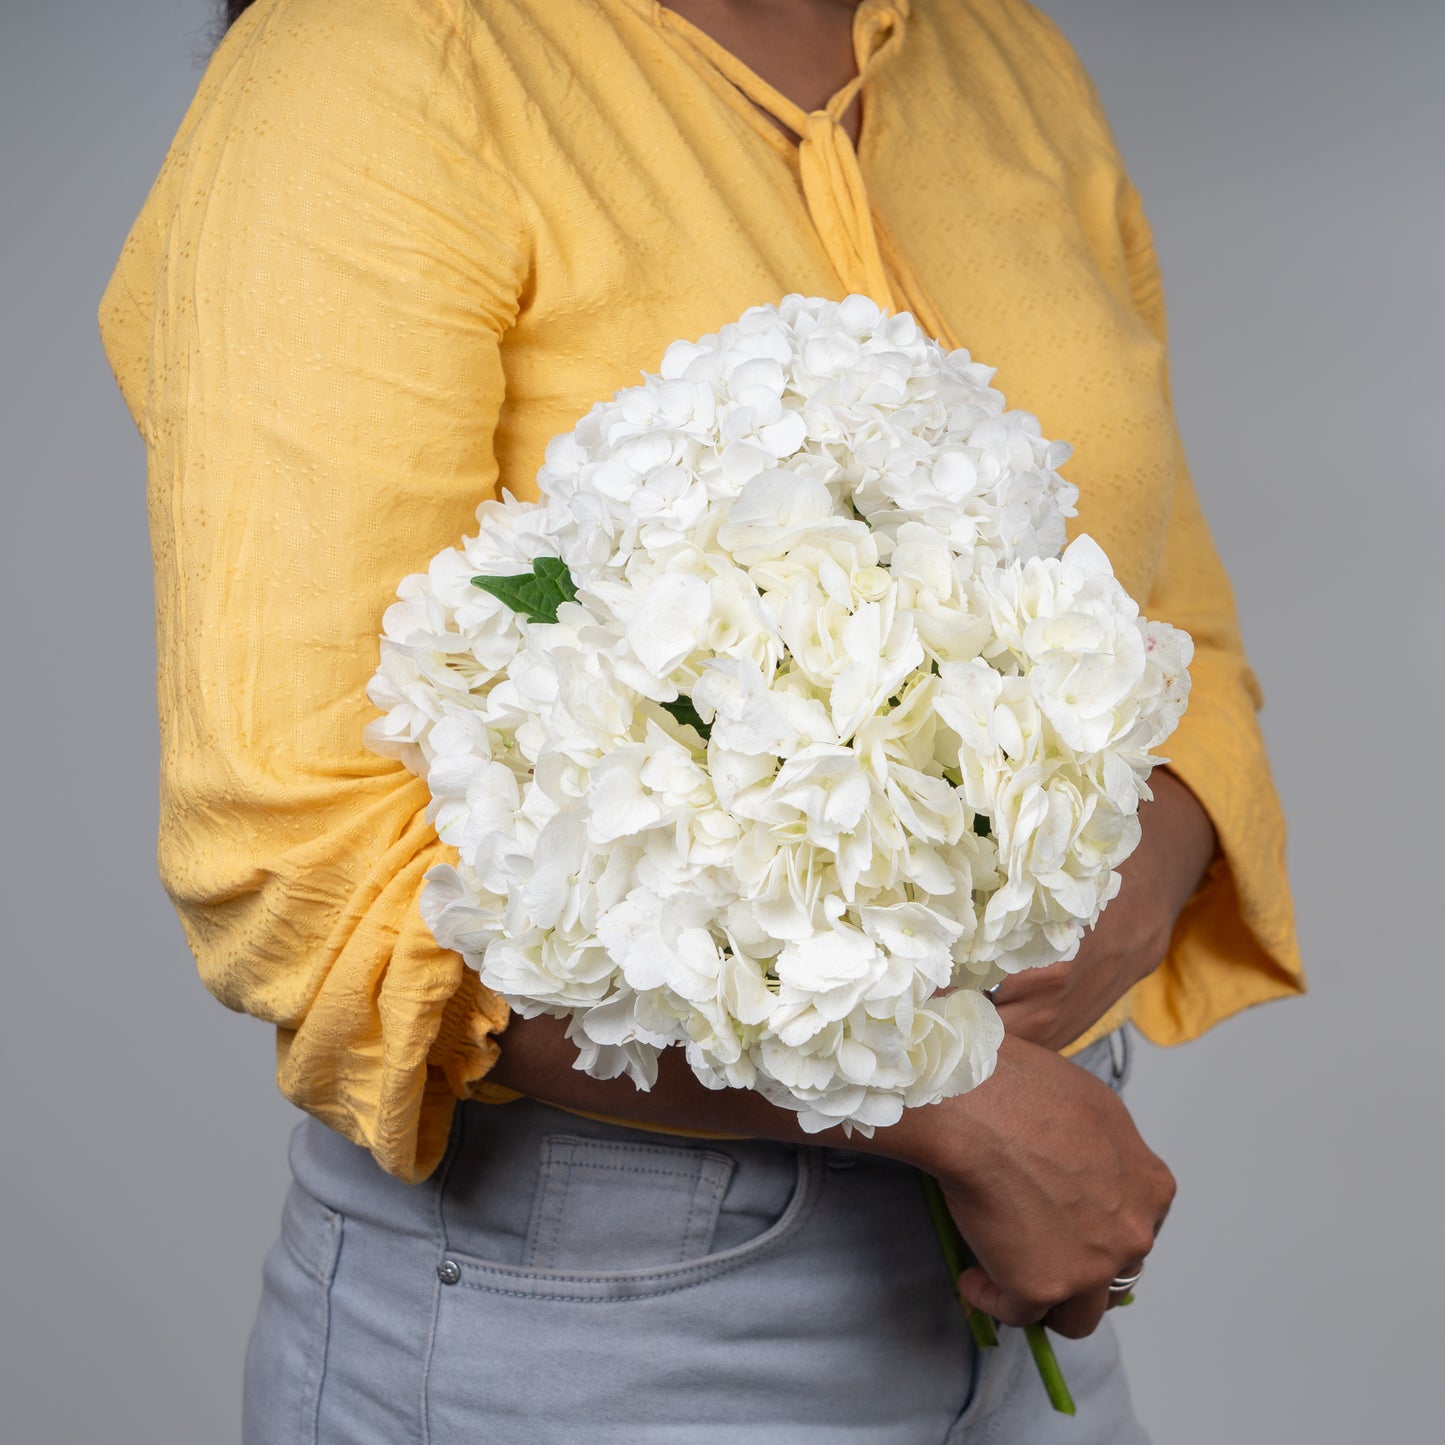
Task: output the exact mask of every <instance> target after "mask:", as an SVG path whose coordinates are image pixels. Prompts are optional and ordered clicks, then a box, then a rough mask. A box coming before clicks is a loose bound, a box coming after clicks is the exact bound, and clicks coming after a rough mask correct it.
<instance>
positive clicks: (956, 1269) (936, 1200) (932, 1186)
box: [922, 1174, 998, 1350]
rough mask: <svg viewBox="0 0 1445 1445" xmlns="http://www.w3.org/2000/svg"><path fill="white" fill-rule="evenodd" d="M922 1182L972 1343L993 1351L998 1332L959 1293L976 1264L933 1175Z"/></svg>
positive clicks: (981, 1312) (982, 1313)
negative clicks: (963, 1277)
mask: <svg viewBox="0 0 1445 1445" xmlns="http://www.w3.org/2000/svg"><path fill="white" fill-rule="evenodd" d="M922 1178H923V1193H924V1197H925V1198H926V1199H927V1200H928V1212H929V1214H930V1215H931V1216H932V1219H933V1228H934V1232H935V1233H936V1234H937V1235H938V1242H939V1244H940V1245H941V1246H942V1248H943V1258H944V1262H945V1263H946V1264H947V1265H948V1273H949V1276H950V1277H951V1278H952V1280H953V1290H954V1294H955V1296H956V1297H957V1299H958V1303H959V1306H960V1308H961V1309H962V1310H963V1316H964V1318H965V1319H966V1320H967V1321H968V1328H969V1333H970V1334H972V1335H973V1342H974V1344H975V1345H977V1346H978V1348H979V1349H981V1350H991V1349H993V1348H994V1347H995V1346H996V1345H997V1344H998V1332H997V1331H996V1330H995V1329H994V1327H993V1321H992V1320H991V1319H989V1317H988V1316H987V1315H986V1314H984V1312H983V1311H982V1310H976V1309H974V1307H973V1306H972V1305H971V1304H969V1302H968V1301H967V1300H966V1299H964V1297H963V1296H962V1295H961V1294H959V1293H958V1277H959V1275H961V1274H962V1273H963V1272H964V1270H966V1269H969V1268H971V1267H972V1266H973V1265H974V1264H976V1263H977V1261H976V1260H975V1259H974V1257H973V1256H972V1255H971V1254H970V1253H969V1249H968V1246H967V1245H966V1244H965V1243H964V1242H963V1236H962V1235H961V1234H960V1233H959V1232H958V1226H957V1225H956V1224H955V1223H954V1222H953V1215H951V1214H950V1213H949V1212H948V1204H947V1201H946V1200H945V1199H944V1197H943V1190H942V1188H941V1187H940V1185H939V1183H938V1180H936V1179H935V1178H934V1177H933V1175H931V1174H924V1175H923V1176H922Z"/></svg>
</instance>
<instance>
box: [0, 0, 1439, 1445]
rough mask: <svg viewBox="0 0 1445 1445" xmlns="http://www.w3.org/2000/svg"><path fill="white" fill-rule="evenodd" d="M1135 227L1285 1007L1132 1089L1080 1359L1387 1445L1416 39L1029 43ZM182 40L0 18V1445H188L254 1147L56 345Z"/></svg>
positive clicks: (84, 302)
mask: <svg viewBox="0 0 1445 1445" xmlns="http://www.w3.org/2000/svg"><path fill="white" fill-rule="evenodd" d="M1046 8H1048V9H1049V10H1051V11H1052V12H1053V13H1055V14H1056V16H1057V18H1058V19H1059V20H1060V21H1061V22H1062V24H1063V26H1064V28H1065V30H1066V31H1067V32H1068V33H1070V34H1071V35H1072V36H1073V37H1074V39H1075V42H1076V43H1077V45H1078V46H1079V48H1080V50H1081V51H1082V53H1083V55H1084V58H1085V60H1086V61H1087V62H1088V63H1089V64H1090V66H1091V67H1092V68H1093V71H1094V74H1095V76H1096V78H1097V80H1098V83H1099V86H1100V89H1101V90H1102V92H1103V95H1104V98H1105V101H1106V103H1107V104H1108V106H1109V108H1110V110H1111V113H1112V115H1113V117H1114V121H1115V124H1116V127H1117V129H1118V131H1119V134H1120V137H1121V141H1122V144H1123V148H1124V151H1125V153H1126V155H1127V157H1128V158H1129V160H1130V162H1131V164H1132V168H1133V171H1134V174H1135V177H1136V180H1137V181H1138V184H1139V186H1140V189H1141V190H1142V192H1143V194H1144V197H1145V200H1146V203H1147V204H1148V206H1149V209H1150V212H1151V215H1152V218H1153V221H1154V224H1155V229H1156V231H1157V235H1158V241H1159V247H1160V251H1161V254H1162V257H1163V262H1164V267H1165V272H1166V279H1167V282H1168V285H1169V289H1170V296H1171V304H1172V312H1173V337H1174V356H1175V375H1176V392H1177V395H1178V399H1179V406H1180V410H1181V413H1182V420H1183V426H1184V431H1185V436H1186V439H1187V441H1188V442H1189V444H1190V448H1191V451H1192V455H1193V460H1194V464H1195V470H1196V473H1197V476H1198V478H1199V481H1200V486H1201V490H1202V491H1203V493H1204V496H1205V501H1206V505H1207V508H1208V510H1209V513H1210V516H1211V518H1212V521H1213V524H1214V527H1215V530H1216V533H1217V536H1218V540H1219V544H1220V547H1221V549H1222V551H1223V553H1224V556H1225V558H1226V560H1227V562H1228V563H1229V565H1230V568H1231V570H1232V572H1233V575H1234V578H1235V580H1236V583H1237V586H1238V591H1239V596H1240V602H1241V606H1242V610H1243V616H1244V623H1245V631H1246V637H1247V641H1248V644H1249V647H1250V651H1251V655H1252V659H1253V661H1254V663H1255V665H1256V668H1257V670H1258V672H1259V674H1260V676H1261V677H1262V679H1263V682H1264V686H1265V690H1266V692H1267V694H1268V706H1267V710H1266V712H1265V726H1266V730H1267V732H1268V735H1269V739H1270V743H1271V746H1272V749H1273V755H1274V759H1275V767H1276V771H1277V776H1278V780H1279V785H1280V788H1281V790H1282V792H1283V795H1284V799H1285V805H1286V809H1287V812H1288V814H1289V816H1290V819H1291V823H1292V828H1293V834H1292V849H1291V856H1292V869H1293V876H1294V881H1295V886H1296V889H1297V893H1298V902H1299V907H1300V914H1301V928H1302V933H1303V940H1304V949H1305V955H1306V959H1307V961H1308V963H1309V966H1310V968H1311V977H1312V984H1313V991H1312V993H1311V994H1310V996H1309V997H1308V998H1307V999H1306V1000H1304V1001H1303V1002H1295V1003H1288V1004H1281V1005H1276V1006H1273V1007H1270V1008H1268V1009H1264V1010H1261V1011H1258V1012H1256V1013H1254V1014H1252V1015H1250V1016H1247V1017H1245V1018H1242V1019H1239V1020H1236V1021H1234V1022H1232V1023H1230V1024H1229V1025H1227V1026H1226V1027H1224V1028H1222V1029H1220V1030H1217V1031H1216V1032H1215V1033H1214V1034H1213V1035H1211V1036H1210V1037H1208V1038H1206V1039H1204V1040H1203V1041H1201V1042H1199V1043H1197V1044H1194V1045H1191V1046H1189V1047H1188V1048H1185V1049H1180V1050H1176V1051H1173V1052H1170V1053H1157V1052H1153V1051H1149V1052H1147V1053H1146V1055H1145V1057H1144V1058H1143V1060H1142V1062H1141V1065H1140V1067H1139V1070H1138V1073H1137V1076H1136V1083H1135V1085H1134V1089H1133V1096H1132V1097H1133V1103H1134V1106H1135V1109H1136V1112H1137V1114H1138V1116H1139V1118H1140V1120H1141V1122H1142V1126H1143V1129H1144V1132H1145V1134H1146V1137H1148V1138H1149V1139H1150V1141H1151V1142H1152V1143H1153V1144H1154V1146H1155V1147H1156V1148H1157V1149H1158V1150H1159V1151H1160V1152H1161V1153H1162V1154H1163V1155H1164V1156H1165V1157H1166V1158H1167V1159H1168V1160H1169V1161H1170V1163H1171V1164H1172V1165H1173V1167H1174V1169H1175V1171H1176V1173H1177V1174H1178V1176H1179V1179H1180V1182H1181V1186H1182V1187H1181V1192H1180V1197H1179V1202H1178V1205H1177V1207H1176V1209H1175V1211H1174V1214H1173V1217H1172V1218H1171V1220H1170V1223H1169V1228H1168V1230H1167V1231H1166V1234H1165V1236H1164V1240H1163V1242H1162V1243H1161V1246H1160V1248H1159V1249H1158V1251H1157V1252H1156V1254H1155V1256H1154V1259H1153V1261H1152V1262H1151V1265H1150V1269H1149V1275H1148V1278H1147V1280H1146V1282H1145V1284H1144V1286H1143V1287H1142V1289H1141V1291H1140V1295H1139V1302H1138V1304H1137V1305H1136V1306H1135V1307H1134V1308H1133V1309H1132V1310H1130V1311H1127V1312H1126V1313H1125V1316H1124V1318H1123V1319H1122V1320H1121V1328H1122V1330H1123V1332H1124V1334H1125V1336H1126V1347H1127V1352H1128V1356H1129V1359H1130V1364H1131V1373H1132V1376H1133V1379H1134V1384H1135V1390H1136V1394H1137V1396H1138V1399H1139V1402H1140V1408H1141V1412H1142V1414H1143V1417H1144V1419H1145V1421H1146V1423H1147V1424H1148V1425H1149V1426H1150V1427H1151V1428H1152V1430H1153V1431H1154V1432H1155V1436H1156V1440H1157V1442H1158V1445H1205V1442H1209V1445H1214V1442H1217V1441H1219V1440H1221V1439H1228V1440H1230V1441H1238V1442H1256V1441H1258V1442H1277V1441H1295V1440H1299V1441H1309V1442H1311V1445H1328V1442H1340V1445H1358V1442H1360V1441H1364V1440H1369V1441H1372V1442H1389V1445H1396V1442H1398V1445H1426V1442H1435V1441H1438V1440H1440V1439H1441V1438H1442V1436H1445V1427H1442V1426H1441V1425H1440V1424H1439V1421H1438V1416H1436V1417H1435V1418H1436V1423H1435V1424H1434V1425H1431V1424H1430V1423H1429V1420H1430V1418H1432V1414H1433V1412H1438V1411H1439V1410H1441V1409H1442V1408H1445V1407H1441V1406H1440V1405H1439V1404H1438V1403H1436V1402H1437V1400H1438V1391H1437V1388H1436V1380H1435V1375H1436V1373H1437V1366H1436V1365H1435V1359H1436V1357H1437V1355H1438V1350H1437V1349H1434V1348H1431V1343H1432V1336H1433V1331H1434V1328H1435V1326H1436V1325H1437V1322H1438V1315H1439V1305H1438V1301H1439V1297H1440V1292H1441V1286H1442V1284H1445V1278H1442V1274H1445V1270H1442V1259H1445V1249H1442V1246H1441V1244H1440V1240H1439V1237H1438V1234H1437V1230H1438V1228H1439V1222H1440V1219H1441V1216H1442V1213H1445V1210H1442V1204H1445V1200H1442V1192H1445V1191H1442V1187H1441V1185H1442V1165H1441V1127H1440V1122H1439V1086H1438V1083H1437V1076H1438V1059H1439V1056H1440V1048H1439V1046H1438V1042H1437V1041H1438V1040H1439V1039H1440V1037H1441V1035H1442V1032H1445V1028H1442V1023H1441V1014H1442V1011H1445V988H1442V981H1441V980H1442V972H1441V968H1440V963H1441V956H1440V955H1441V950H1440V943H1439V939H1440V933H1441V925H1442V922H1445V907H1442V896H1445V888H1442V885H1441V882H1440V878H1439V872H1440V867H1439V855H1440V847H1439V844H1438V842H1437V839H1438V836H1439V829H1440V816H1441V803H1442V798H1441V790H1440V785H1439V781H1438V779H1439V768H1438V765H1437V761H1436V759H1435V758H1434V757H1433V755H1432V754H1431V753H1430V752H1429V748H1430V747H1431V746H1433V739H1434V736H1435V734H1434V729H1435V727H1436V726H1437V725H1438V724H1439V721H1440V718H1441V711H1442V710H1441V703H1442V696H1441V685H1440V677H1439V659H1440V650H1441V649H1440V643H1439V637H1440V630H1441V609H1440V606H1439V603H1438V600H1437V597H1438V592H1437V588H1438V586H1439V573H1440V570H1441V569H1440V562H1439V554H1440V538H1441V535H1442V527H1441V520H1442V518H1441V503H1440V488H1439V485H1438V471H1439V465H1440V463H1439V458H1440V447H1439V444H1438V443H1437V441H1436V439H1435V436H1434V434H1433V423H1434V417H1435V416H1436V415H1438V414H1437V413H1434V412H1433V410H1432V406H1431V404H1432V402H1435V401H1436V400H1437V398H1438V396H1439V394H1440V391H1441V382H1442V374H1441V365H1440V360H1439V357H1440V350H1439V343H1440V338H1441V336H1442V334H1445V326H1442V322H1445V304H1442V303H1445V298H1442V284H1441V267H1440V262H1439V252H1440V239H1439V238H1440V236H1441V234H1442V230H1445V203H1442V188H1441V165H1440V160H1439V147H1440V143H1441V141H1442V139H1445V106H1442V101H1441V95H1442V87H1441V85H1440V82H1439V76H1438V67H1439V62H1440V60H1441V58H1442V56H1445V7H1442V6H1441V5H1439V4H1438V0H1418V3H1416V0H1379V3H1376V4H1374V5H1371V6H1360V5H1355V4H1345V3H1343V0H1253V3H1244V0H1213V3H1210V4H1202V3H1198V0H1052V3H1051V4H1049V5H1048V6H1047V7H1046ZM210 18H211V12H210V9H209V7H208V6H207V5H206V4H205V3H203V0H127V3H126V4H124V5H120V4H113V3H100V0H51V3H49V4H44V3H42V0H29V3H26V4H22V3H20V0H4V3H3V7H0V157H3V171H0V174H3V191H0V195H3V211H0V215H3V221H0V244H3V247H4V266H3V268H0V286H3V308H4V309H3V317H4V322H3V329H0V368H3V385H0V407H3V417H0V439H3V442H0V468H3V479H4V493H3V495H4V502H5V512H6V524H5V527H4V545H5V561H4V568H3V576H4V585H5V587H6V592H7V598H8V601H7V609H6V614H5V615H6V618H7V627H6V633H5V655H6V656H8V657H9V658H10V659H11V661H12V662H13V663H14V666H13V667H12V666H9V665H7V666H6V674H7V676H6V687H5V704H4V707H3V709H0V717H3V727H4V729H5V740H4V748H5V752H4V757H5V759H6V764H7V766H6V772H7V774H8V776H9V777H10V779H11V783H10V787H9V795H8V798H9V805H8V807H7V809H6V823H7V826H6V827H5V829H4V847H5V849H6V850H7V855H8V856H7V860H6V864H5V866H4V868H3V870H0V874H3V878H4V883H5V887H6V889H7V890H13V892H11V893H10V894H9V896H8V899H7V906H6V911H5V917H6V919H7V923H8V928H9V937H10V939H11V942H10V945H9V950H8V964H9V966H8V968H7V969H6V971H5V975H4V978H5V984H4V987H5V991H6V997H5V1004H4V1007H3V1009H0V1028H3V1040H0V1043H3V1054H0V1065H3V1071H4V1078H3V1094H0V1098H3V1100H4V1136H3V1161H4V1176H3V1186H0V1210H3V1225H4V1227H3V1231H0V1239H3V1247H4V1259H3V1264H0V1269H3V1274H0V1302H3V1303H0V1310H3V1329H4V1334H3V1338H0V1433H3V1434H4V1436H5V1437H6V1438H7V1439H11V1440H16V1441H25V1442H27V1445H28V1442H44V1445H63V1442H64V1445H68V1442H85V1445H91V1442H101V1441H104V1442H115V1445H122V1442H124V1445H129V1442H136V1445H142V1442H144V1445H172V1442H174V1445H191V1442H195V1445H213V1442H214V1445H231V1442H234V1441H235V1440H236V1439H237V1438H238V1426H237V1411H238V1398H239V1389H238V1378H239V1371H240V1363H241V1356H242V1350H243V1346H244V1341H245V1335H246V1331H247V1328H248V1326H249V1322H250V1316H251V1311H252V1309H253V1306H254V1300H255V1295H256V1290H257V1271H258V1266H259V1262H260V1259H261V1256H262V1254H263V1252H264V1250H265V1248H266V1246H267V1244H268V1242H269V1239H270V1236H271V1232H272V1229H273V1227H274V1221H275V1217H276V1212H277V1208H278V1205H279V1201H280V1198H281V1193H282V1189H283V1183H284V1179H285V1172H286V1171H285V1160H284V1143H285V1138H286V1133H287V1130H288V1128H289V1126H290V1124H291V1122H292V1117H293V1116H292V1114H291V1111H290V1109H289V1107H288V1106H287V1105H285V1104H284V1103H283V1102H282V1101H281V1100H280V1098H279V1097H278V1096H277V1094H276V1092H275V1088H274V1085H273V1083H272V1078H271V1072H272V1044H271V1038H270V1031H269V1030H268V1029H266V1028H264V1027H263V1026H261V1025H260V1024H257V1023H254V1022H252V1021H250V1020H246V1019H242V1018H239V1017H236V1016H234V1015H231V1014H228V1013H227V1012H226V1011H225V1010H224V1009H222V1008H221V1007H220V1005H218V1004H217V1003H215V1002H214V1001H213V1000H212V999H211V998H210V997H209V996H208V995H206V993H205V992H204V991H203V989H202V988H201V986H200V984H199V983H198V982H197V981H196V978H195V975H194V972H193V968H192V965H191V962H190V958H189V955H188V953H187V951H186V949H185V946H184V944H183V942H182V939H181V934H180V930H179V927H178V925H177V924H176V922H175V920H174V917H173V915H172V914H171V912H170V909H169V905H168V904H167V902H166V900H165V898H164V897H163V896H162V894H161V892H160V888H159V886H158V884H157V882H156V880H155V875H154V866H153V851H154V831H155V812H156V807H155V763H156V752H157V749H156V743H155V735H154V726H155V722H154V712H153V697H152V683H151V666H152V635H151V592H150V576H149V565H150V564H149V555H148V551H147V542H146V532H145V514H144V502H143V467H142V455H141V448H140V445H139V443H138V441H137V439H136V437H135V435H134V433H133V432H132V430H131V428H130V423H129V421H128V419H127V417H126V415H125V413H124V410H123V408H122V406H121V403H120V398H119V396H118V395H117V393H116V392H115V390H114V388H113V386H112V383H111V380H110V377H109V374H108V372H107V370H106V367H105V363H104V361H103V359H102V357H101V353H100V349H99V346H98V344H97V340H96V333H95V324H94V312H95V306H96V302H97V300H98V298H99V296H100V292H101V288H102V286H103V284H104V281H105V278H106V276H107V274H108V270H109V267H110V265H111V263H112V261H113V259H114V257H115V254H116V252H117V250H118V249H119V246H120V243H121V240H122V238H123V236H124V233H125V231H126V229H127V226H128V224H129V222H130V220H131V218H132V217H133V215H134V213H135V211H136V209H137V208H138V206H139V205H140V202H141V200H142V198H143V196H144V194H145V191H146V188H147V186H148V185H149V183H150V181H151V179H152V177H153V175H154V173H155V171H156V168H157V167H158V165H159V163H160V160H161V157H162V155H163V153H164V151H165V147H166V144H167V142H168V140H169V138H170V135H171V133H172V131H173V129H174V128H175V126H176V124H177V122H178V121H179V119H180V116H181V113H182V109H183V107H184V105H185V103H186V101H187V100H188V99H189V97H190V94H191V92H192V90H193V89H194V87H195V84H196V81H197V78H198V69H197V60H198V57H199V56H200V55H202V54H203V53H204V51H205V49H206V45H207V41H208V36H207V33H206V32H207V28H208V26H209V24H210Z"/></svg>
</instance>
